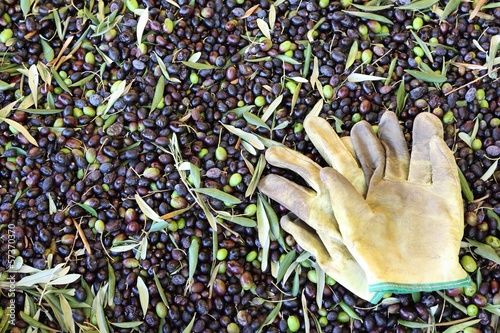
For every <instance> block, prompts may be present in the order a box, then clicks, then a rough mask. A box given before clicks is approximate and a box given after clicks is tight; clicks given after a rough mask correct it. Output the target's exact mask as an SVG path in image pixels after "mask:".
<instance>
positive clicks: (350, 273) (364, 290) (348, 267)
mask: <svg viewBox="0 0 500 333" xmlns="http://www.w3.org/2000/svg"><path fill="white" fill-rule="evenodd" d="M280 224H281V227H282V228H283V230H285V231H286V232H288V233H289V234H290V235H292V236H293V238H294V239H295V241H296V242H297V243H298V244H299V245H300V247H302V248H303V249H304V250H306V251H307V252H309V253H311V254H312V255H313V256H314V257H316V261H317V262H318V264H319V266H320V267H321V268H322V269H323V270H324V271H325V273H326V274H328V275H330V276H331V277H332V278H334V279H335V280H336V281H337V282H338V283H340V284H341V285H342V286H344V287H345V288H347V289H349V290H350V291H351V292H353V293H354V294H356V295H357V296H359V297H361V298H363V299H365V300H371V299H373V296H374V294H373V293H370V292H369V291H368V283H367V281H366V274H365V272H364V271H363V269H362V268H361V266H360V265H359V264H358V262H357V261H356V260H355V259H354V257H353V256H352V254H351V253H350V252H349V250H348V249H347V247H346V246H345V245H344V244H343V243H342V242H340V241H338V240H335V239H332V238H329V237H328V236H327V235H323V236H318V234H317V233H315V232H313V231H312V230H311V229H309V228H308V227H307V225H305V224H304V223H303V222H301V221H300V220H295V221H292V220H291V219H290V217H289V216H288V215H285V216H283V217H282V218H281V221H280Z"/></svg>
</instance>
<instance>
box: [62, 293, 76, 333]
mask: <svg viewBox="0 0 500 333" xmlns="http://www.w3.org/2000/svg"><path fill="white" fill-rule="evenodd" d="M59 303H61V309H62V314H63V321H64V324H65V325H66V328H67V329H68V330H69V332H70V333H76V330H75V321H74V320H73V309H71V306H70V305H69V303H68V300H67V299H66V298H64V296H63V295H62V294H59Z"/></svg>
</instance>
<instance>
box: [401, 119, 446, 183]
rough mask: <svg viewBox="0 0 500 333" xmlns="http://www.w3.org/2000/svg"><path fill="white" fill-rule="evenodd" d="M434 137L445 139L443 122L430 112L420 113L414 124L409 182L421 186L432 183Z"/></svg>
mask: <svg viewBox="0 0 500 333" xmlns="http://www.w3.org/2000/svg"><path fill="white" fill-rule="evenodd" d="M434 136H437V137H440V138H442V137H443V125H442V124H441V121H440V120H439V119H438V117H436V116H434V115H432V114H430V113H428V112H423V113H420V114H419V115H418V116H417V117H416V118H415V122H414V123H413V143H412V148H411V159H410V172H409V175H408V180H410V181H412V182H415V183H419V184H429V183H430V182H431V177H432V166H431V159H430V152H429V147H430V146H429V142H430V140H431V138H432V137H434Z"/></svg>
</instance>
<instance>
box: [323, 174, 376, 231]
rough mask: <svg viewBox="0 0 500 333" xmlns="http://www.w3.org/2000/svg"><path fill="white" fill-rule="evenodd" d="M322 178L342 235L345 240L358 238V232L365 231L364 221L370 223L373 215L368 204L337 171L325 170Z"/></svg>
mask: <svg viewBox="0 0 500 333" xmlns="http://www.w3.org/2000/svg"><path fill="white" fill-rule="evenodd" d="M320 176H321V179H322V180H323V181H324V183H325V184H326V186H327V189H328V192H329V194H330V199H331V200H330V202H331V205H332V210H333V211H334V212H335V218H336V220H337V223H338V226H339V230H340V233H341V234H342V236H343V237H344V238H346V237H349V239H352V237H353V236H354V237H358V236H359V235H358V236H356V235H357V231H358V230H363V229H364V226H363V224H364V223H363V221H369V220H370V218H371V215H372V211H371V209H370V207H369V206H368V203H367V202H366V200H365V199H364V198H363V196H362V194H360V193H359V192H358V191H356V189H355V188H354V187H353V186H352V184H351V183H350V182H349V181H348V180H347V179H345V177H343V176H342V175H341V174H340V173H338V172H337V171H336V170H335V169H332V168H323V169H321V172H320ZM358 217H359V218H358Z"/></svg>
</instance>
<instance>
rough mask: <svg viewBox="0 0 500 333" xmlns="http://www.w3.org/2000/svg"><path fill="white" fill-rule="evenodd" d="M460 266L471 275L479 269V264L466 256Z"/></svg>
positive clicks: (461, 260)
mask: <svg viewBox="0 0 500 333" xmlns="http://www.w3.org/2000/svg"><path fill="white" fill-rule="evenodd" d="M460 264H462V267H463V268H464V269H465V270H466V271H467V272H469V273H472V272H474V271H475V270H476V269H477V263H476V260H474V258H472V256H470V255H468V254H466V255H464V256H463V257H462V259H460Z"/></svg>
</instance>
